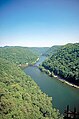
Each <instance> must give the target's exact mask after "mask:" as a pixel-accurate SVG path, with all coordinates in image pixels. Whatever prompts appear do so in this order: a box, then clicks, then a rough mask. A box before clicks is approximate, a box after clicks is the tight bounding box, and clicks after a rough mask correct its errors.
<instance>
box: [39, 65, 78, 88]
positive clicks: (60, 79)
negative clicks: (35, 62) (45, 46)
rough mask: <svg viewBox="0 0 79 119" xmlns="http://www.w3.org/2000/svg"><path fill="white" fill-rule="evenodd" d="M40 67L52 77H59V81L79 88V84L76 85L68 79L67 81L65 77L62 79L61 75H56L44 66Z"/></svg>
mask: <svg viewBox="0 0 79 119" xmlns="http://www.w3.org/2000/svg"><path fill="white" fill-rule="evenodd" d="M39 69H40V70H41V71H42V72H45V73H46V74H48V75H49V76H50V77H54V78H56V79H58V80H59V81H61V82H62V83H65V84H67V85H69V86H71V87H74V88H78V89H79V86H77V85H75V84H72V83H70V82H68V81H66V80H65V79H62V78H61V77H59V76H57V75H55V74H54V73H53V72H50V71H49V70H47V69H45V68H44V67H43V66H39Z"/></svg>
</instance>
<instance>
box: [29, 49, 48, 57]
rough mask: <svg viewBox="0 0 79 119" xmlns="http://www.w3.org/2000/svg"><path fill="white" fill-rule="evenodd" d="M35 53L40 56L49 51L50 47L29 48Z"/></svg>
mask: <svg viewBox="0 0 79 119" xmlns="http://www.w3.org/2000/svg"><path fill="white" fill-rule="evenodd" d="M29 49H30V50H31V51H32V52H33V53H34V54H37V55H38V56H40V55H42V54H44V53H45V52H47V50H48V49H49V47H30V48H29Z"/></svg>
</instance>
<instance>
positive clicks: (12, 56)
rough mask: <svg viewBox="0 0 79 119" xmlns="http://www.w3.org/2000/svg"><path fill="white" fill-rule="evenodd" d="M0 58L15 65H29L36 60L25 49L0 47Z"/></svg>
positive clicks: (27, 49)
mask: <svg viewBox="0 0 79 119" xmlns="http://www.w3.org/2000/svg"><path fill="white" fill-rule="evenodd" d="M0 57H1V58H4V59H7V60H9V61H10V62H14V63H16V64H27V63H28V64H31V63H32V62H35V61H36V59H37V58H38V57H37V55H35V54H33V53H32V51H30V50H29V48H27V47H19V46H16V47H0Z"/></svg>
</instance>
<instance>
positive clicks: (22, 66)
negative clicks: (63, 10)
mask: <svg viewBox="0 0 79 119" xmlns="http://www.w3.org/2000/svg"><path fill="white" fill-rule="evenodd" d="M38 61H39V57H38V58H37V59H36V61H35V62H32V63H31V64H29V63H26V64H19V65H18V66H19V67H20V68H26V67H28V66H33V65H34V64H36V62H38Z"/></svg>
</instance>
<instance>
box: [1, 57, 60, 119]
mask: <svg viewBox="0 0 79 119" xmlns="http://www.w3.org/2000/svg"><path fill="white" fill-rule="evenodd" d="M0 119H61V118H60V114H59V112H58V111H56V109H52V103H51V98H49V97H48V96H47V95H46V94H44V93H43V92H41V90H40V89H39V87H38V86H37V85H36V83H35V82H34V81H33V80H32V79H31V78H30V77H29V76H26V74H25V73H24V72H23V71H22V70H21V69H20V68H19V67H17V66H16V65H15V64H13V63H10V62H8V61H7V60H5V59H1V58H0Z"/></svg>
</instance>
